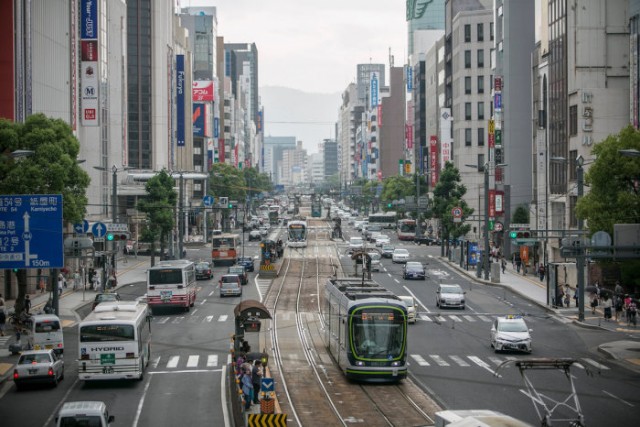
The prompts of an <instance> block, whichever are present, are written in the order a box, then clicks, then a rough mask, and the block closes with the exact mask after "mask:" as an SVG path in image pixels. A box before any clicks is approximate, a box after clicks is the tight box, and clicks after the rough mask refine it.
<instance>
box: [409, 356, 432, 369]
mask: <svg viewBox="0 0 640 427" xmlns="http://www.w3.org/2000/svg"><path fill="white" fill-rule="evenodd" d="M411 357H412V358H413V360H415V361H416V363H417V364H418V365H420V366H431V365H430V364H429V362H427V361H426V360H424V357H422V356H420V355H419V354H412V355H411Z"/></svg>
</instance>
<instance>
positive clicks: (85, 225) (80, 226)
mask: <svg viewBox="0 0 640 427" xmlns="http://www.w3.org/2000/svg"><path fill="white" fill-rule="evenodd" d="M73 231H75V232H76V233H78V234H83V233H86V232H87V231H89V221H87V220H86V219H83V220H82V222H78V223H76V224H73Z"/></svg>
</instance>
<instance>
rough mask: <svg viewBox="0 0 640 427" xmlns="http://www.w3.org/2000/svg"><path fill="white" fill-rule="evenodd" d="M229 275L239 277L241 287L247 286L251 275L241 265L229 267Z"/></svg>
mask: <svg viewBox="0 0 640 427" xmlns="http://www.w3.org/2000/svg"><path fill="white" fill-rule="evenodd" d="M227 273H228V274H236V275H237V276H238V277H240V284H241V285H246V284H247V283H249V275H248V274H247V270H246V269H245V268H244V267H243V266H241V265H232V266H231V267H229V270H228V271H227Z"/></svg>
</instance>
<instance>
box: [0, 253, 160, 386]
mask: <svg viewBox="0 0 640 427" xmlns="http://www.w3.org/2000/svg"><path fill="white" fill-rule="evenodd" d="M150 263H151V257H149V256H138V257H137V258H134V257H133V256H131V257H129V258H128V259H127V263H126V264H125V262H124V259H123V258H121V259H119V260H118V273H117V278H118V286H117V287H116V290H117V289H119V288H121V287H123V286H126V285H129V284H132V283H139V282H144V281H146V271H147V269H148V268H149V266H150ZM96 293H97V292H96V291H94V290H93V289H90V288H87V289H86V290H84V291H83V289H82V288H78V289H76V290H75V291H74V290H73V289H72V288H71V287H68V288H66V289H64V290H63V291H62V295H59V300H58V312H59V317H60V321H61V322H62V327H63V328H66V327H69V326H72V325H73V324H75V323H76V322H78V321H79V320H80V319H79V317H78V315H77V314H76V310H77V309H78V308H80V307H82V306H84V305H87V304H91V303H92V302H93V300H94V298H95V296H96ZM50 295H51V293H50V292H44V293H40V292H38V293H32V294H29V298H30V299H31V313H32V314H34V313H38V312H41V311H42V309H43V308H44V305H45V304H46V303H47V301H48V300H49V298H50ZM5 304H6V308H7V310H12V309H13V306H14V305H15V300H13V299H10V300H6V301H5ZM5 335H7V336H6V337H2V338H8V339H7V340H4V341H2V342H0V358H2V359H4V361H3V360H0V384H2V383H3V382H4V381H5V380H6V379H7V377H8V376H9V374H10V373H11V370H12V368H13V363H6V361H7V359H8V358H10V357H11V356H12V355H11V353H10V352H9V345H11V344H12V343H14V342H15V335H13V330H12V328H11V327H10V326H9V325H8V324H7V328H6V329H5ZM13 358H17V356H13ZM3 362H4V363H3ZM11 362H15V360H11Z"/></svg>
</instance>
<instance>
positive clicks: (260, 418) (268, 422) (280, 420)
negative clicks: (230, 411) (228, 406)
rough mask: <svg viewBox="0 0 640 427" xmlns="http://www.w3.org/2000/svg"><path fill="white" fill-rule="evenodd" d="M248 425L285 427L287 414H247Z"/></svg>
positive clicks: (251, 426)
mask: <svg viewBox="0 0 640 427" xmlns="http://www.w3.org/2000/svg"><path fill="white" fill-rule="evenodd" d="M247 421H248V426H249V427H287V414H248V415H247Z"/></svg>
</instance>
